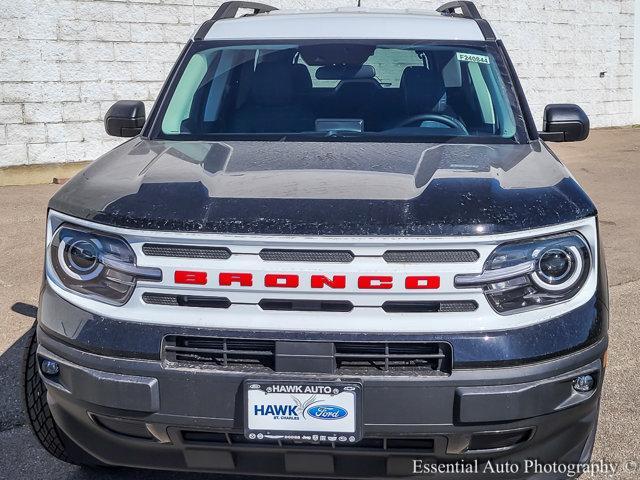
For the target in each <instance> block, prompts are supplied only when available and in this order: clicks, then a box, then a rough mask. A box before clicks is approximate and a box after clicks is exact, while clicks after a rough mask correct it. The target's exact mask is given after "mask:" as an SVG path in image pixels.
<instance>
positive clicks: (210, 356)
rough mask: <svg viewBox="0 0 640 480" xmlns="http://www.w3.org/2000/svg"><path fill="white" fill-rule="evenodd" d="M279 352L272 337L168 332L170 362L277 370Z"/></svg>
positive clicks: (236, 368) (167, 358)
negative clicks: (217, 335)
mask: <svg viewBox="0 0 640 480" xmlns="http://www.w3.org/2000/svg"><path fill="white" fill-rule="evenodd" d="M275 352H276V344H275V342H274V341H272V340H244V339H236V338H209V337H183V336H168V337H165V344H164V354H165V359H166V360H167V361H168V362H172V363H188V364H208V365H211V366H215V367H218V368H223V369H230V370H249V371H269V370H273V369H274V368H275Z"/></svg>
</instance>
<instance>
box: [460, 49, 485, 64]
mask: <svg viewBox="0 0 640 480" xmlns="http://www.w3.org/2000/svg"><path fill="white" fill-rule="evenodd" d="M457 56H458V61H459V62H473V63H486V64H487V65H488V64H489V57H487V56H486V55H476V54H475V53H464V52H457Z"/></svg>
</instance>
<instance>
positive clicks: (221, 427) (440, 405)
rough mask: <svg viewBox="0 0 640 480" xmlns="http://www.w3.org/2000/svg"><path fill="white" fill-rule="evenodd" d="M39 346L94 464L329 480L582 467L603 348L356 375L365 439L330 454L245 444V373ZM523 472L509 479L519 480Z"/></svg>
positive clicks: (48, 343)
mask: <svg viewBox="0 0 640 480" xmlns="http://www.w3.org/2000/svg"><path fill="white" fill-rule="evenodd" d="M38 340H39V344H40V345H39V349H38V355H39V356H40V357H42V358H49V359H52V360H55V361H57V362H58V363H59V364H60V374H59V375H58V376H57V377H54V378H52V377H50V376H44V375H43V378H44V380H45V382H46V384H47V389H48V398H49V403H50V407H51V411H52V413H53V415H54V418H55V419H56V422H57V423H58V424H59V426H60V427H61V428H62V430H63V431H64V432H65V433H66V434H67V435H68V436H69V437H70V438H72V439H73V440H74V441H75V442H76V443H78V444H79V445H80V446H81V447H82V448H84V449H85V450H87V451H88V452H89V453H91V454H92V455H93V456H95V457H96V458H98V459H99V460H101V461H102V462H104V463H107V464H112V465H124V466H131V467H146V468H157V469H173V470H196V471H220V472H236V473H251V474H273V475H293V476H314V475H318V476H333V475H335V476H339V477H360V476H369V477H384V476H402V475H406V474H411V473H412V472H413V469H414V468H415V465H414V463H413V460H414V459H420V460H421V461H423V462H424V463H427V464H428V463H434V462H438V463H445V462H459V463H467V464H469V463H471V462H473V461H474V460H476V459H477V460H479V461H480V462H484V461H486V460H489V459H490V460H491V461H493V462H496V463H504V462H507V461H508V462H511V463H518V464H519V465H523V466H524V462H525V460H526V459H537V460H538V461H539V462H541V463H546V462H549V463H551V462H560V463H572V464H573V463H578V462H583V461H586V460H588V458H587V457H588V455H589V454H590V448H591V446H592V442H593V436H594V434H595V428H596V424H597V418H598V406H599V397H600V389H601V384H602V378H603V368H602V363H601V358H602V355H603V353H604V350H605V348H606V344H605V342H604V341H601V342H598V343H597V344H595V345H593V346H592V347H590V348H588V349H585V350H582V351H579V352H576V353H573V354H571V355H568V356H564V357H560V358H557V359H555V360H551V361H547V362H544V363H538V364H533V365H529V366H523V367H512V368H502V369H494V370H480V369H478V370H459V371H454V372H453V373H452V374H451V375H450V376H449V377H446V378H406V377H405V378H390V377H386V378H385V377H376V378H373V377H372V378H363V379H361V380H362V384H363V392H364V395H363V396H364V399H363V419H364V440H363V441H362V442H361V443H360V444H355V445H352V446H346V445H345V446H336V445H308V444H307V445H305V444H277V443H273V444H270V443H255V442H253V443H252V442H248V441H246V440H244V438H243V435H242V434H243V420H242V419H243V398H242V396H243V395H242V382H243V381H244V380H245V379H246V378H249V376H248V375H247V374H243V373H238V372H220V371H212V370H206V369H204V370H195V369H174V368H167V366H166V365H163V363H162V362H159V361H149V360H131V359H120V358H114V357H104V356H99V355H95V354H91V353H87V352H82V351H79V350H77V349H74V348H72V347H69V346H67V345H65V344H64V343H61V342H59V341H57V340H56V339H54V338H52V337H51V336H49V335H47V334H46V333H45V332H44V331H43V330H42V329H39V331H38ZM583 373H589V374H592V375H594V376H595V377H596V379H597V382H598V386H597V388H596V389H595V390H593V391H592V392H589V393H586V394H581V393H577V392H575V391H574V390H573V389H572V385H571V381H572V379H573V378H575V377H576V376H577V375H579V374H583ZM278 375H279V376H280V378H283V375H282V374H278ZM252 376H255V375H252ZM263 378H264V375H263ZM268 378H269V377H268ZM271 378H273V376H271ZM285 378H287V379H292V378H295V379H300V380H305V379H306V380H310V379H313V380H335V377H332V376H327V375H312V376H310V375H295V374H292V375H286V376H285ZM402 440H410V441H408V442H407V441H404V442H403V441H402ZM495 442H498V443H497V444H496V443H495ZM500 442H502V443H500ZM522 473H523V474H522V475H514V476H513V478H530V476H528V475H525V474H524V472H522ZM448 478H455V477H451V476H449V477H448ZM477 478H481V477H477Z"/></svg>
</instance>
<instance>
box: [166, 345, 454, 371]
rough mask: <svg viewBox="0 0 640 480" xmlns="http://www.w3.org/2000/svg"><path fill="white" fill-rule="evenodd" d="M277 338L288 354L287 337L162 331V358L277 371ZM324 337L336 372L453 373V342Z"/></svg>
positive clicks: (187, 364)
mask: <svg viewBox="0 0 640 480" xmlns="http://www.w3.org/2000/svg"><path fill="white" fill-rule="evenodd" d="M276 343H278V344H279V345H278V349H279V351H286V352H289V355H290V350H288V349H287V348H284V347H286V345H280V344H289V343H291V342H287V341H278V342H276V341H275V340H263V339H241V338H218V337H187V336H180V335H170V336H167V337H165V341H164V359H165V360H166V361H167V362H169V363H177V364H184V365H186V366H194V367H195V366H202V365H210V366H212V367H216V368H225V369H230V370H239V371H243V372H265V371H278V370H276V365H277V363H276V355H277V354H276ZM294 343H295V342H294ZM297 343H300V342H297ZM326 343H327V344H328V346H331V347H333V348H332V349H330V351H333V352H335V353H333V359H334V362H335V364H334V365H335V368H334V372H335V374H338V375H354V376H367V375H369V376H371V375H380V376H385V375H398V376H401V375H412V376H414V375H415V376H417V375H419V376H425V375H427V376H432V375H449V374H450V373H451V363H452V353H451V346H450V345H449V344H448V343H445V342H402V343H400V342H326ZM330 357H331V354H329V358H330ZM287 371H288V370H287ZM314 372H315V370H310V371H306V373H314ZM322 373H327V372H326V371H322Z"/></svg>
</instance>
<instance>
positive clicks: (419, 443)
mask: <svg viewBox="0 0 640 480" xmlns="http://www.w3.org/2000/svg"><path fill="white" fill-rule="evenodd" d="M181 433H182V439H183V441H184V442H185V443H187V444H201V445H202V444H210V445H212V446H213V445H217V446H227V447H229V446H234V445H235V446H244V445H249V446H253V447H255V446H256V445H259V446H261V447H264V448H268V447H269V446H272V447H274V448H277V447H293V448H314V449H318V448H332V449H349V450H363V451H378V452H383V451H394V452H395V451H402V452H407V451H412V452H420V453H425V452H433V450H434V445H435V441H434V439H433V438H375V437H365V438H363V439H362V440H361V441H359V442H357V443H329V442H321V443H318V444H309V443H305V442H296V441H293V440H285V439H265V440H262V441H260V443H259V444H258V443H256V442H255V441H249V440H247V439H246V438H245V437H244V435H241V434H237V433H223V432H203V431H195V430H182V432H181Z"/></svg>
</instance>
